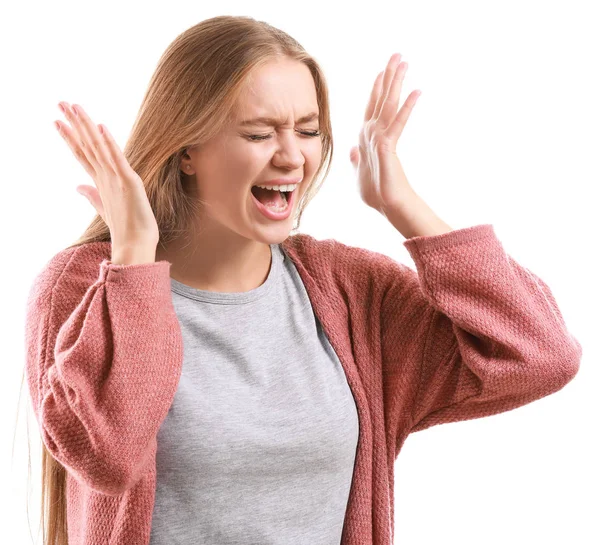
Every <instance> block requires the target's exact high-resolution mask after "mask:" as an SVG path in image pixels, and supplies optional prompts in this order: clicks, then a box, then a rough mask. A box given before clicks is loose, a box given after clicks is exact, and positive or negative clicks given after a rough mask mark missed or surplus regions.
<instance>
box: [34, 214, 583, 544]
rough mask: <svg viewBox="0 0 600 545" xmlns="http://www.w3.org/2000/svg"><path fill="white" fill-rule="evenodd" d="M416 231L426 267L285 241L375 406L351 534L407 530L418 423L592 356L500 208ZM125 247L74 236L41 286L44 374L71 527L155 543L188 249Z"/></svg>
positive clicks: (431, 422)
mask: <svg viewBox="0 0 600 545" xmlns="http://www.w3.org/2000/svg"><path fill="white" fill-rule="evenodd" d="M403 244H404V246H405V247H406V248H407V250H408V252H409V253H410V256H411V257H412V259H413V260H414V262H415V265H416V272H415V270H413V269H412V268H410V267H408V266H406V265H403V264H401V263H398V262H396V261H395V260H393V259H392V258H390V257H388V256H385V255H383V254H380V253H377V252H374V251H370V250H366V249H363V248H359V247H353V246H348V245H346V244H343V243H341V242H338V241H336V240H334V239H326V240H317V239H315V238H313V237H312V236H310V235H307V234H295V235H292V236H289V237H288V238H287V239H286V240H285V241H284V242H283V243H282V248H283V250H284V251H285V253H286V254H287V255H288V256H289V258H290V259H291V260H292V261H293V263H294V265H295V266H296V268H297V270H298V272H299V274H300V277H301V279H302V281H303V283H304V286H305V288H306V290H307V294H308V296H309V299H310V302H311V304H312V306H313V310H314V313H315V315H316V317H317V318H318V319H319V320H320V322H321V324H322V326H323V329H324V331H325V333H326V334H327V337H328V339H329V340H330V342H331V345H332V347H333V348H334V350H335V352H336V353H337V355H338V357H339V359H340V362H341V364H342V366H343V369H344V371H345V373H346V376H347V380H348V384H349V386H350V389H351V391H352V394H353V396H354V399H355V402H356V406H357V411H358V418H359V429H360V432H359V441H358V445H357V451H356V459H355V466H354V474H353V478H352V483H351V487H350V493H349V498H348V504H347V511H346V515H345V519H344V526H343V531H342V540H341V545H369V544H377V545H388V544H392V543H393V538H394V522H393V521H394V517H393V515H394V472H393V470H394V462H395V460H396V458H397V457H398V455H399V453H400V449H401V448H402V445H403V443H404V441H405V440H406V438H407V436H408V435H409V434H410V433H413V432H417V431H421V430H424V429H426V428H429V427H431V426H435V425H439V424H443V423H448V422H458V421H461V420H468V419H474V418H481V417H485V416H489V415H494V414H497V413H501V412H504V411H509V410H512V409H515V408H517V407H520V406H523V405H526V404H527V403H530V402H532V401H534V400H537V399H540V398H543V397H545V396H547V395H549V394H552V393H554V392H556V391H558V390H560V389H561V388H562V387H564V386H565V385H566V384H567V383H568V382H570V381H571V379H573V377H574V376H575V374H576V373H577V371H578V369H579V365H580V359H581V355H582V349H581V345H580V344H579V342H578V341H577V340H576V339H575V338H574V337H573V336H572V335H571V334H570V333H569V331H568V330H567V327H566V325H565V322H564V321H563V318H562V316H561V313H560V311H559V309H558V306H557V303H556V301H555V299H554V297H553V295H552V293H551V291H550V289H549V287H548V286H547V285H546V284H545V283H544V282H543V281H542V280H541V279H540V278H539V277H537V276H536V275H535V274H533V273H532V272H531V271H529V270H528V269H526V268H525V267H523V266H521V265H519V264H518V263H517V262H516V261H515V260H514V259H512V258H511V257H510V256H509V255H507V254H506V253H505V251H504V249H503V247H502V244H501V242H500V241H499V240H498V238H497V237H496V235H495V232H494V230H493V227H492V225H491V224H483V225H476V226H472V227H467V228H464V229H457V230H454V231H450V232H447V233H443V234H439V235H434V236H417V237H413V238H409V239H406V240H404V242H403ZM110 259H111V244H110V242H92V243H87V244H84V245H81V246H77V247H74V248H68V249H66V250H62V251H61V252H59V253H58V254H57V255H55V256H54V257H53V258H52V259H51V260H50V261H49V262H48V263H47V265H46V266H45V267H44V269H43V270H42V271H41V272H40V273H39V274H38V276H37V277H36V278H35V280H34V282H33V286H32V287H31V291H30V293H29V297H28V301H27V314H26V334H25V341H26V375H27V383H28V386H29V392H30V397H31V402H32V406H33V409H34V413H35V417H36V420H37V423H38V424H39V428H40V432H41V435H42V440H43V442H44V445H45V446H46V447H47V449H48V450H49V451H50V453H51V454H52V456H53V457H54V458H55V459H56V460H58V462H60V464H61V465H62V466H64V467H65V468H66V473H67V495H66V496H67V497H66V502H67V518H68V537H69V545H84V544H85V545H147V544H148V543H149V539H150V529H151V521H152V512H153V505H154V494H155V486H156V459H155V456H156V448H157V432H158V429H159V427H160V425H161V423H162V422H163V420H164V419H165V417H166V415H167V412H168V410H169V407H170V405H171V403H172V400H173V398H174V395H175V391H176V389H177V385H178V381H179V378H180V373H181V369H182V361H183V342H182V335H181V331H180V327H179V322H178V319H177V316H176V314H175V311H174V306H173V303H172V298H171V284H170V265H171V263H170V262H168V261H158V262H154V263H145V264H137V265H115V264H113V263H112V262H111V261H110ZM201 465H202V460H198V466H199V467H198V469H199V470H201ZM250 540H251V539H250Z"/></svg>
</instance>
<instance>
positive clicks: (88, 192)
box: [76, 185, 106, 221]
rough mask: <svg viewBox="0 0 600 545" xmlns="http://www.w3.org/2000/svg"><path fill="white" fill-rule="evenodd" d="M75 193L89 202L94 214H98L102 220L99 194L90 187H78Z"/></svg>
mask: <svg viewBox="0 0 600 545" xmlns="http://www.w3.org/2000/svg"><path fill="white" fill-rule="evenodd" d="M76 191H77V193H80V194H81V195H83V196H84V197H85V198H86V199H87V200H88V201H90V203H91V204H92V206H93V207H94V208H95V209H96V212H98V214H99V215H100V217H101V218H102V219H103V220H104V204H103V203H102V198H101V197H100V192H99V191H98V190H97V189H96V188H95V187H92V186H91V185H78V186H77V188H76ZM104 221H106V220H104Z"/></svg>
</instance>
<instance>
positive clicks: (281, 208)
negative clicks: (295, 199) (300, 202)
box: [265, 197, 288, 212]
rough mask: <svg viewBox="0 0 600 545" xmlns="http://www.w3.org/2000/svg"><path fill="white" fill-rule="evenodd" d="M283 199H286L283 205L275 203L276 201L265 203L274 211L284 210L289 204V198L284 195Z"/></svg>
mask: <svg viewBox="0 0 600 545" xmlns="http://www.w3.org/2000/svg"><path fill="white" fill-rule="evenodd" d="M283 200H284V201H285V202H284V203H283V204H282V205H281V206H279V205H277V204H274V203H269V204H265V206H266V207H267V208H269V209H271V210H273V211H274V212H283V211H284V210H285V209H286V208H287V205H288V198H287V197H283Z"/></svg>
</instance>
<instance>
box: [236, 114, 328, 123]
mask: <svg viewBox="0 0 600 545" xmlns="http://www.w3.org/2000/svg"><path fill="white" fill-rule="evenodd" d="M314 119H319V114H318V113H316V112H311V113H309V114H307V115H305V116H303V117H301V118H300V119H298V120H296V123H306V122H307V121H313V120H314ZM278 124H282V123H281V121H280V120H278V119H275V118H273V117H255V118H253V119H246V120H244V121H242V122H241V123H240V125H241V126H242V127H245V126H246V125H270V126H272V127H275V126H277V125H278Z"/></svg>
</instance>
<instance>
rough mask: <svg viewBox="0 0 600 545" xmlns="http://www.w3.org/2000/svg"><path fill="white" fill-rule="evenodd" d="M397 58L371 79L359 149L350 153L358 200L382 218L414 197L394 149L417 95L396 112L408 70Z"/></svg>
mask: <svg viewBox="0 0 600 545" xmlns="http://www.w3.org/2000/svg"><path fill="white" fill-rule="evenodd" d="M401 58H402V56H401V55H400V54H399V53H394V54H393V55H392V56H391V58H390V60H389V62H388V65H387V67H386V69H385V71H383V72H380V73H379V74H378V75H377V77H376V78H375V83H374V84H373V89H372V91H371V97H370V100H369V103H368V105H367V108H366V112H365V117H364V124H363V126H362V127H361V130H360V133H359V145H358V146H354V147H353V148H352V149H351V151H350V161H351V162H352V165H353V166H354V169H355V171H356V173H357V176H358V183H359V188H360V195H361V198H362V200H363V201H364V202H365V203H366V204H367V205H368V206H370V207H372V208H374V209H375V210H377V211H378V212H381V213H382V214H383V215H384V216H385V215H386V211H388V210H390V209H391V208H392V207H396V206H399V205H400V204H401V203H402V201H403V200H405V199H407V198H409V197H412V195H413V193H414V191H413V189H412V187H411V186H410V185H409V183H408V180H407V179H406V176H405V174H404V171H403V169H402V165H401V164H400V160H399V159H398V156H397V154H396V146H397V143H398V139H399V138H400V135H401V134H402V131H403V130H404V126H405V125H406V122H407V120H408V117H409V115H410V113H411V111H412V109H413V107H414V105H415V103H416V102H417V98H418V96H419V95H420V94H421V92H420V91H413V92H412V93H410V95H409V96H408V98H407V99H406V101H405V102H404V104H403V106H402V108H400V110H399V111H397V110H398V101H399V98H400V91H401V89H402V82H403V81H404V74H405V73H406V69H407V67H408V65H407V63H401V62H400V59H401ZM382 80H383V81H382Z"/></svg>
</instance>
